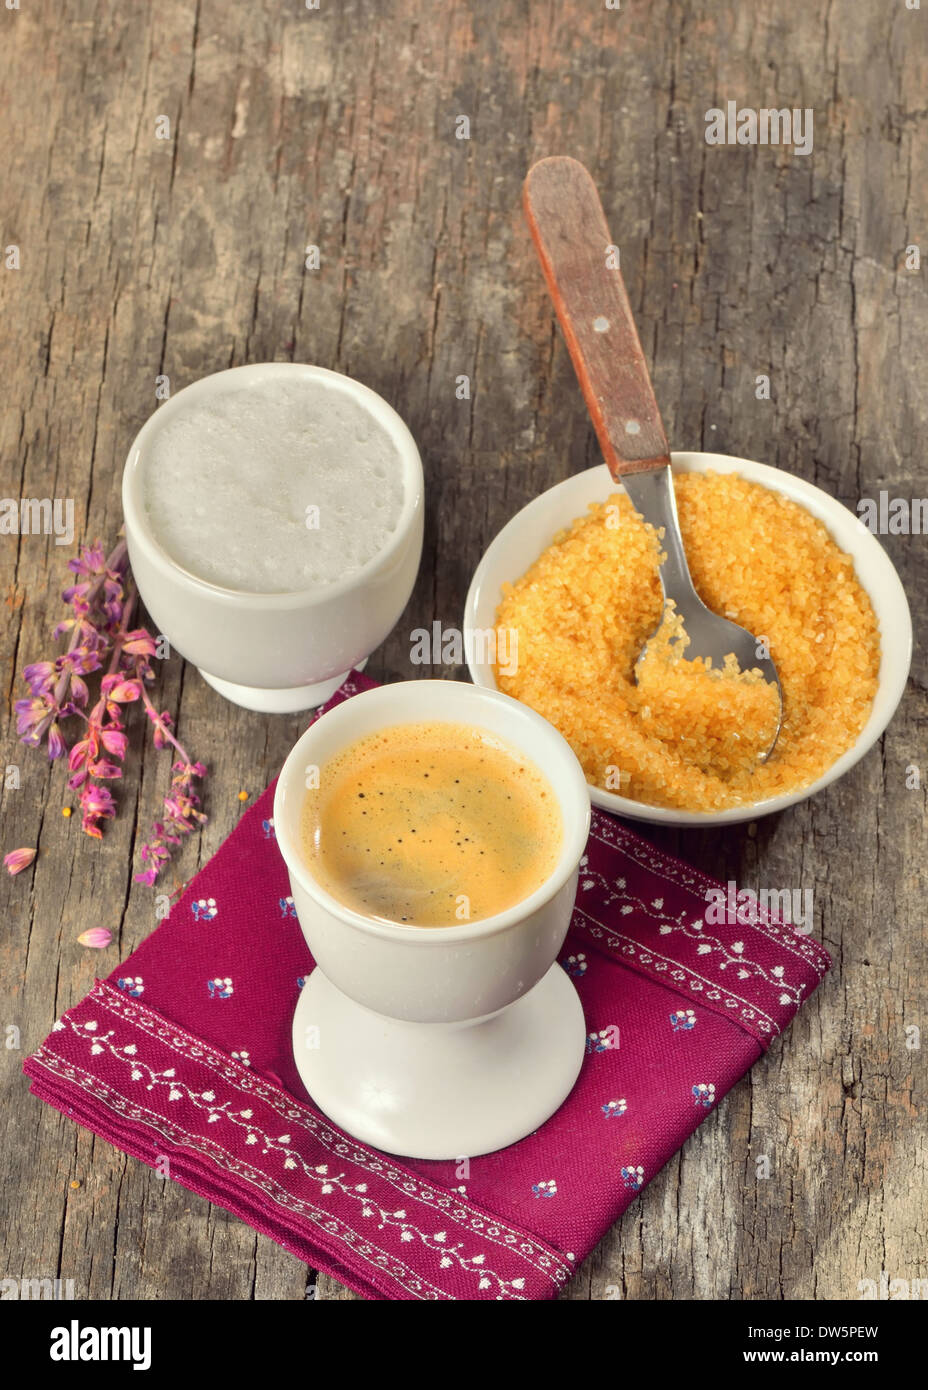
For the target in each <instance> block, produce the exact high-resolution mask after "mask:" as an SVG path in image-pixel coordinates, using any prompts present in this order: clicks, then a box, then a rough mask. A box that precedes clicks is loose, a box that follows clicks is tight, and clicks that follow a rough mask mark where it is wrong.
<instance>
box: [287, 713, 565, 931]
mask: <svg viewBox="0 0 928 1390" xmlns="http://www.w3.org/2000/svg"><path fill="white" fill-rule="evenodd" d="M562 839H563V824H562V819H561V812H560V807H559V805H558V801H557V797H556V796H555V793H554V790H553V788H552V787H551V784H550V782H549V781H548V779H547V778H546V777H545V775H544V773H542V772H541V771H540V769H539V768H537V767H536V766H535V765H534V763H532V762H531V760H530V759H528V758H527V757H525V755H524V754H522V753H521V752H520V751H519V750H518V749H517V748H514V747H512V746H510V745H509V744H508V743H505V742H504V741H503V740H501V739H499V738H497V737H495V736H494V735H492V734H490V733H488V732H487V731H486V730H483V729H479V728H472V727H471V726H469V725H465V724H453V723H448V724H445V723H418V724H398V725H394V726H392V727H390V728H386V729H382V730H380V731H379V732H378V733H376V734H371V735H369V736H368V737H366V738H363V739H360V740H359V741H358V742H356V743H353V744H351V745H350V746H349V747H348V748H346V749H344V750H343V751H342V752H341V753H339V754H338V755H337V756H336V757H335V758H333V759H332V760H331V761H329V762H328V763H326V764H325V765H324V766H323V767H322V768H321V769H320V771H319V786H318V788H312V789H311V790H310V791H309V792H308V793H307V796H306V803H305V805H304V807H303V819H302V844H303V853H304V855H305V857H306V861H307V864H308V866H309V868H310V870H311V872H312V874H313V876H314V877H315V878H316V880H317V882H318V883H319V884H320V885H321V886H322V887H323V888H325V889H326V890H327V892H329V893H331V895H332V896H333V897H334V898H337V899H338V900H339V902H341V903H343V904H344V905H345V906H346V907H350V908H352V909H354V910H355V911H356V912H360V913H363V914H365V915H366V916H371V917H377V918H381V919H384V920H386V921H390V922H399V923H405V924H406V925H408V926H416V927H452V926H458V925H460V924H461V923H462V922H472V921H478V920H480V919H481V918H485V917H491V916H493V915H494V914H496V913H498V912H503V911H505V909H506V908H508V907H513V906H514V905H515V904H516V903H519V902H521V901H522V900H523V899H524V898H527V897H528V896H529V895H530V894H531V893H533V892H534V891H535V889H536V888H540V887H541V885H542V884H543V883H544V882H545V880H546V879H547V878H548V877H549V876H550V875H551V873H552V872H553V870H554V868H555V866H556V864H557V861H558V858H559V856H560V851H561V843H562Z"/></svg>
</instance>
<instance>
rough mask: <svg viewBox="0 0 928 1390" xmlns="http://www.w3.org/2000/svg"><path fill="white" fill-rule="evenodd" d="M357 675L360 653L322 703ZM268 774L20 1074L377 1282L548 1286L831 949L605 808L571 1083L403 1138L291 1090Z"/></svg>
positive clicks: (740, 1066) (572, 971) (148, 1157)
mask: <svg viewBox="0 0 928 1390" xmlns="http://www.w3.org/2000/svg"><path fill="white" fill-rule="evenodd" d="M371 684H372V682H371V681H368V680H366V679H365V678H364V677H362V676H359V675H357V674H353V675H352V676H351V677H350V678H349V680H348V681H346V683H345V685H343V687H342V689H341V690H340V691H339V692H338V694H337V695H335V696H334V698H333V700H332V701H330V704H336V703H338V702H340V701H341V700H344V699H347V698H349V697H350V696H351V695H354V694H356V693H357V692H358V691H359V690H360V689H364V688H366V687H368V686H370V685H371ZM272 808H273V787H269V788H268V790H267V791H266V792H265V793H264V794H263V796H262V797H261V798H260V800H259V801H257V802H256V804H255V805H254V806H253V807H252V808H251V809H250V810H249V811H248V812H247V813H246V814H245V815H244V816H243V818H242V820H241V822H240V823H239V825H238V826H237V828H236V829H235V830H234V831H233V833H232V834H231V835H230V836H229V838H228V840H226V842H225V844H224V845H223V846H222V848H221V849H220V850H219V852H218V853H217V854H216V855H215V856H214V858H213V859H212V860H210V862H209V863H208V864H207V865H206V867H205V868H204V869H203V870H202V871H201V872H200V873H199V874H197V876H196V878H195V879H193V880H192V882H191V883H190V884H189V885H188V887H187V889H186V890H185V892H184V894H183V896H182V897H181V899H180V900H179V902H178V903H177V905H176V906H175V907H174V909H173V910H172V912H171V914H170V916H169V917H168V918H167V919H166V920H165V921H164V922H163V923H162V924H161V925H160V926H159V927H158V928H157V930H156V931H154V932H153V933H152V934H151V936H149V937H148V938H147V939H146V940H145V941H144V942H143V943H142V945H141V946H140V947H139V948H138V950H137V951H134V952H133V954H132V955H131V956H130V957H129V958H128V959H127V960H126V961H125V962H124V963H123V964H122V965H121V966H119V968H118V969H117V970H114V971H113V973H112V975H110V976H109V978H108V979H107V980H104V981H98V982H97V983H96V985H95V986H94V988H93V989H92V990H91V992H90V993H89V994H88V995H87V996H86V997H85V998H84V999H83V1000H82V1001H81V1002H80V1003H79V1004H77V1005H76V1007H74V1008H73V1009H69V1010H68V1011H67V1012H66V1013H65V1014H64V1015H63V1016H62V1018H61V1019H60V1020H59V1021H58V1022H57V1023H56V1024H55V1027H54V1029H53V1031H52V1032H51V1033H50V1034H49V1036H48V1037H47V1038H46V1039H45V1041H44V1043H43V1044H42V1045H41V1047H40V1048H39V1049H38V1050H37V1051H36V1052H35V1053H34V1054H33V1055H32V1056H31V1057H29V1058H28V1059H27V1060H26V1062H25V1064H24V1068H23V1069H24V1071H25V1072H26V1074H27V1075H28V1076H29V1077H30V1078H31V1079H32V1091H33V1092H34V1093H35V1094H36V1095H38V1096H40V1097H41V1098H42V1099H43V1100H46V1101H48V1102H49V1104H51V1105H53V1106H55V1107H56V1108H57V1109H58V1110H60V1111H61V1112H62V1113H63V1114H65V1115H68V1116H70V1117H71V1118H72V1119H74V1120H76V1121H77V1122H78V1123H79V1124H82V1125H85V1126H86V1127H87V1128H88V1129H90V1130H92V1131H93V1132H94V1133H95V1134H98V1135H101V1136H102V1137H103V1138H104V1139H106V1140H108V1141H109V1142H110V1143H112V1144H115V1145H116V1146H117V1147H118V1148H120V1149H122V1150H124V1151H125V1152H126V1153H128V1154H132V1155H133V1156H134V1157H136V1158H140V1159H142V1161H143V1162H145V1163H148V1164H150V1165H152V1166H153V1167H155V1166H157V1165H158V1164H159V1163H160V1164H161V1166H162V1169H163V1166H164V1159H165V1158H167V1159H168V1160H169V1171H170V1176H171V1177H172V1178H173V1179H174V1180H175V1181H177V1182H179V1183H181V1184H182V1185H183V1186H184V1187H187V1188H190V1189H191V1190H192V1191H193V1192H197V1193H199V1194H200V1196H202V1197H206V1198H208V1199H209V1200H210V1201H211V1202H216V1203H218V1204H219V1205H220V1206H222V1207H225V1208H226V1209H227V1210H228V1211H231V1212H234V1213H235V1214H236V1215H237V1216H240V1217H241V1218H242V1220H243V1221H247V1222H248V1223H249V1224H250V1225H252V1226H253V1227H255V1229H256V1230H259V1231H262V1232H263V1233H264V1234H265V1235H269V1236H271V1237H272V1239H274V1240H276V1241H277V1242H278V1243H279V1244H280V1245H282V1246H283V1247H284V1249H286V1250H290V1251H292V1253H293V1254H295V1255H297V1256H299V1258H300V1259H301V1260H304V1261H306V1263H307V1264H309V1265H311V1266H312V1267H314V1268H317V1269H322V1270H325V1271H327V1272H329V1273H331V1274H333V1275H334V1276H335V1277H336V1278H337V1279H339V1280H341V1282H342V1283H344V1284H346V1285H348V1286H349V1287H350V1288H352V1289H354V1290H356V1291H358V1292H360V1293H362V1294H364V1295H366V1296H367V1297H369V1298H386V1299H484V1298H488V1299H542V1298H552V1297H554V1296H555V1295H556V1294H557V1293H558V1291H559V1290H560V1289H561V1288H562V1287H563V1286H564V1284H565V1283H566V1282H567V1280H568V1279H569V1278H570V1276H571V1273H572V1272H573V1270H574V1269H575V1268H576V1267H577V1266H578V1265H579V1263H580V1261H581V1260H582V1259H583V1258H584V1256H585V1255H586V1254H587V1253H588V1252H589V1251H590V1250H591V1249H592V1248H593V1247H594V1246H595V1245H596V1244H597V1242H598V1241H599V1239H600V1238H601V1236H602V1235H603V1234H604V1232H605V1231H606V1230H608V1228H609V1227H610V1226H611V1225H612V1223H613V1222H614V1221H615V1220H616V1219H617V1218H618V1217H619V1216H620V1215H621V1214H622V1212H623V1211H624V1210H625V1208H626V1207H627V1206H628V1205H629V1204H630V1203H631V1202H632V1201H633V1200H634V1198H635V1196H636V1195H637V1194H638V1193H639V1192H640V1191H641V1189H642V1188H643V1187H644V1186H645V1185H646V1184H647V1183H648V1182H649V1181H650V1180H651V1178H653V1177H654V1175H655V1174H656V1173H657V1172H658V1171H659V1170H660V1168H662V1167H663V1165H664V1164H665V1163H666V1162H667V1160H668V1159H669V1158H670V1157H671V1155H672V1154H674V1153H675V1152H676V1150H677V1149H678V1148H679V1147H680V1145H681V1144H682V1143H683V1142H684V1140H685V1139H686V1138H687V1137H688V1136H689V1135H690V1134H692V1132H693V1130H694V1129H695V1128H696V1127H697V1125H699V1124H700V1123H701V1122H702V1120H704V1119H705V1118H706V1116H707V1115H709V1114H711V1112H712V1111H713V1109H714V1108H715V1106H716V1105H717V1104H718V1102H719V1101H720V1100H721V1098H722V1096H724V1095H725V1092H726V1091H727V1090H728V1089H729V1088H730V1087H731V1086H733V1085H734V1084H735V1082H736V1081H737V1080H738V1079H739V1077H741V1076H742V1075H743V1074H744V1073H745V1072H746V1071H747V1070H748V1068H749V1067H750V1066H751V1065H752V1063H754V1062H755V1061H756V1060H757V1058H758V1057H759V1056H760V1055H761V1053H762V1052H763V1051H764V1049H765V1048H766V1047H767V1046H768V1044H769V1043H770V1041H771V1040H772V1039H773V1038H775V1037H776V1036H777V1034H778V1033H780V1032H781V1031H782V1030H783V1029H784V1028H785V1027H786V1025H787V1024H788V1023H789V1021H790V1019H791V1018H792V1017H793V1015H794V1014H795V1012H796V1010H797V1009H798V1008H799V1005H800V1004H801V1003H802V1001H803V999H805V998H806V997H807V996H808V995H809V994H810V993H811V992H812V990H814V989H815V987H816V985H817V984H818V983H819V981H820V980H821V979H822V977H823V976H824V974H825V972H826V970H827V969H828V968H829V966H830V964H831V962H830V960H829V958H828V956H827V955H826V953H825V952H824V951H823V950H822V948H821V947H820V946H818V945H816V944H815V943H814V942H812V941H811V940H809V939H808V938H807V937H804V936H801V935H798V934H797V933H796V932H795V931H793V930H792V929H791V928H790V927H788V926H784V925H780V924H779V923H777V922H776V921H774V920H771V919H770V918H769V917H767V916H765V915H764V914H762V913H760V912H759V911H754V912H752V911H751V910H750V908H749V907H747V908H743V909H742V910H741V913H740V916H739V917H738V918H736V919H734V920H732V921H731V924H730V925H723V926H715V925H712V926H710V925H708V924H707V921H706V908H707V897H706V893H707V889H710V888H716V887H718V886H719V885H717V884H715V883H713V881H712V880H711V879H709V878H707V877H705V875H703V874H701V873H699V872H698V871H697V870H695V869H691V868H689V867H687V866H686V865H685V864H682V863H680V862H679V861H678V860H675V859H672V858H670V857H668V856H667V855H666V854H663V853H662V852H660V851H659V850H657V849H655V848H654V847H653V846H652V845H650V844H649V843H648V842H647V841H645V840H643V839H641V838H640V837H639V836H638V835H635V834H633V833H632V831H630V830H628V829H627V828H626V827H625V826H624V825H622V824H620V823H619V822H618V821H615V820H613V819H612V818H611V817H609V816H607V815H603V814H601V813H599V812H597V811H594V813H593V828H592V833H591V835H590V840H589V845H588V847H587V854H586V856H585V858H584V860H583V863H582V866H581V877H580V888H579V892H578V897H577V905H576V909H575V911H574V917H573V922H572V925H571V930H570V933H569V934H568V937H567V941H566V942H565V946H564V950H563V952H562V955H561V964H562V965H563V967H564V969H565V970H567V972H568V974H569V975H570V976H571V977H572V978H573V980H574V982H575V984H576V986H577V989H578V991H579V994H580V998H581V1000H582V1002H583V1007H584V1010H585V1014H586V1022H587V1056H586V1058H585V1060H584V1064H583V1068H582V1070H581V1073H580V1077H579V1080H578V1082H577V1084H576V1086H575V1088H574V1090H573V1092H572V1093H571V1095H570V1096H569V1097H568V1099H567V1100H566V1101H565V1102H564V1104H563V1105H562V1106H561V1108H560V1110H558V1112H557V1113H556V1114H555V1115H554V1116H552V1118H551V1119H550V1120H548V1122H547V1123H546V1124H544V1125H543V1126H542V1127H541V1129H539V1130H537V1131H536V1132H535V1133H534V1134H532V1135H529V1137H528V1138H526V1139H523V1140H522V1141H521V1142H520V1143H518V1144H514V1145H512V1146H511V1147H510V1148H508V1149H503V1150H501V1151H500V1152H499V1153H495V1154H490V1155H488V1156H486V1157H483V1158H476V1159H472V1160H470V1163H469V1170H468V1169H467V1168H466V1167H465V1168H456V1167H455V1165H454V1164H453V1163H450V1162H440V1163H439V1162H425V1161H417V1160H413V1159H402V1160H399V1159H396V1158H392V1157H389V1156H387V1155H385V1154H382V1153H379V1152H377V1151H376V1150H373V1149H370V1148H367V1147H366V1146H365V1145H363V1144H359V1143H357V1142H356V1141H355V1140H353V1139H351V1138H349V1137H348V1136H347V1135H345V1134H344V1133H342V1132H341V1131H340V1130H338V1129H337V1128H336V1127H335V1126H334V1125H332V1124H330V1123H329V1121H328V1120H327V1119H326V1118H325V1116H324V1115H322V1114H321V1113H320V1112H319V1111H318V1110H317V1109H316V1108H315V1107H314V1106H313V1104H312V1102H311V1101H310V1100H309V1099H308V1097H307V1096H306V1093H305V1091H304V1090H303V1087H302V1085H301V1083H300V1080H299V1077H298V1076H297V1072H296V1069H295V1067H294V1064H293V1057H292V1053H291V1044H290V1028H291V1021H292V1018H293V1011H294V1009H295V1007H296V1002H297V996H298V995H299V992H300V990H301V988H302V986H303V983H304V981H305V979H306V977H307V976H308V975H309V973H310V971H311V970H312V969H313V960H312V957H311V955H310V953H309V950H308V949H307V946H306V944H305V942H304V940H303V936H302V933H301V932H300V928H299V924H298V923H297V921H296V917H295V913H294V909H293V903H292V901H291V899H290V897H289V884H288V880H287V873H286V869H285V867H284V863H283V860H282V858H281V856H280V854H279V852H278V850H277V846H276V844H275V843H274V826H273V820H272V819H271V817H272Z"/></svg>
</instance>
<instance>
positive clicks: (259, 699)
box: [197, 657, 367, 714]
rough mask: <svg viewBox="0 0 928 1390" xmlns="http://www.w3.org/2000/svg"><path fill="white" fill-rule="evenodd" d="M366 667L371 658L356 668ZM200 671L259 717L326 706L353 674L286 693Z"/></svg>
mask: <svg viewBox="0 0 928 1390" xmlns="http://www.w3.org/2000/svg"><path fill="white" fill-rule="evenodd" d="M366 665H367V657H365V658H364V660H363V661H359V662H358V664H357V665H356V666H355V667H354V668H353V669H354V670H356V671H363V670H364V667H365V666H366ZM197 670H198V671H199V672H200V675H201V676H202V677H203V679H204V680H205V681H206V684H207V685H210V686H212V688H213V689H214V690H216V691H218V692H219V694H220V695H222V696H223V697H224V698H225V699H226V700H231V701H232V704H233V705H242V706H243V707H244V708H245V709H253V710H257V711H258V713H259V714H298V713H299V712H300V711H301V710H306V709H315V708H316V707H317V706H318V705H324V704H325V702H326V700H328V699H329V698H330V697H331V696H332V695H334V694H335V692H336V690H337V689H338V687H339V686H340V685H341V684H342V682H343V681H344V680H345V678H346V677H347V676H348V675H350V672H349V671H342V673H341V675H340V676H332V677H330V679H329V680H327V681H316V682H315V684H313V685H294V686H288V687H287V688H286V689H284V690H261V689H259V688H258V687H257V686H253V685H235V684H234V682H232V681H224V680H220V678H219V677H218V676H211V675H210V673H209V672H208V671H204V670H203V669H202V667H199V666H198V667H197Z"/></svg>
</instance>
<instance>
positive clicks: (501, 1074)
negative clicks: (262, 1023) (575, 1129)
mask: <svg viewBox="0 0 928 1390" xmlns="http://www.w3.org/2000/svg"><path fill="white" fill-rule="evenodd" d="M585 1044H586V1027H585V1024H584V1019H583V1009H582V1007H581V1004H580V1000H579V998H578V996H577V992H576V990H575V989H574V987H573V985H572V984H571V982H570V980H569V979H568V977H567V975H566V974H565V973H564V971H563V970H562V969H561V967H560V966H559V965H552V967H551V969H550V970H549V971H548V973H547V974H546V975H545V976H544V977H543V978H542V979H541V980H540V981H539V982H538V984H537V985H535V987H534V989H531V990H530V991H529V992H528V994H525V995H523V996H522V998H521V999H517V1000H516V1002H515V1003H514V1004H510V1005H509V1007H508V1008H506V1009H503V1010H502V1012H501V1013H498V1014H494V1015H493V1016H492V1017H491V1018H488V1019H484V1020H483V1021H481V1022H474V1023H454V1024H445V1023H404V1022H402V1021H401V1020H399V1019H393V1018H386V1017H384V1016H383V1015H382V1014H375V1013H372V1012H371V1010H370V1009H366V1008H364V1007H363V1006H362V1005H360V1004H356V1003H355V1002H354V1001H353V1000H352V999H349V998H348V997H347V995H345V994H343V993H342V992H341V990H339V989H337V988H336V986H335V985H333V984H332V982H331V981H330V980H329V979H327V977H326V976H325V975H323V973H322V971H321V970H319V969H318V968H317V969H315V970H314V971H313V973H312V975H311V976H310V977H309V980H308V981H307V983H306V985H305V986H304V988H303V992H302V994H301V995H300V1000H299V1003H298V1004H297V1007H296V1013H295V1014H294V1018H293V1054H294V1059H295V1061H296V1066H297V1070H298V1072H299V1074H300V1078H301V1080H302V1082H303V1085H304V1086H305V1087H306V1089H307V1091H308V1092H309V1094H310V1096H311V1097H312V1099H313V1101H314V1102H315V1104H316V1105H318V1106H319V1108H320V1109H321V1110H323V1111H324V1112H325V1114H326V1115H328V1117H329V1119H331V1120H333V1121H334V1122H335V1124H337V1125H339V1126H340V1127H341V1128H342V1129H344V1130H346V1131H347V1133H348V1134H350V1135H352V1136H353V1137H354V1138H355V1139H359V1140H361V1141H362V1143H365V1144H370V1145H371V1146H372V1147H373V1148H377V1149H383V1150H384V1151H385V1152H387V1153H393V1154H402V1155H405V1156H407V1157H409V1158H432V1159H441V1158H459V1157H470V1158H473V1157H476V1156H477V1155H478V1154H483V1153H492V1152H493V1151H494V1150H495V1149H502V1148H505V1147H506V1145H507V1144H514V1143H515V1142H516V1140H518V1139H524V1138H525V1136H526V1135H527V1134H531V1133H532V1131H533V1130H536V1129H537V1128H538V1127H539V1125H541V1124H543V1123H544V1121H545V1120H547V1119H548V1118H549V1116H551V1115H553V1113H554V1111H555V1110H557V1108H558V1106H559V1105H560V1104H561V1103H562V1101H564V1100H566V1098H567V1096H568V1095H569V1093H570V1091H571V1089H572V1087H573V1084H574V1082H575V1081H576V1079H577V1076H578V1074H579V1071H580V1065H581V1063H582V1061H583V1054H584V1048H585Z"/></svg>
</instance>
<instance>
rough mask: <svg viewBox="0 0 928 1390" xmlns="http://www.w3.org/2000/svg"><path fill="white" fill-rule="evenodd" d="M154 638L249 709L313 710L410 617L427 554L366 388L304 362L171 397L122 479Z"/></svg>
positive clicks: (211, 380) (388, 425)
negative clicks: (161, 638)
mask: <svg viewBox="0 0 928 1390" xmlns="http://www.w3.org/2000/svg"><path fill="white" fill-rule="evenodd" d="M122 502H123V512H124V514H125V522H126V541H127V545H128V550H129V560H130V563H131V565H132V572H133V575H134V577H135V580H136V583H137V585H138V589H139V593H140V595H141V598H142V601H143V602H144V604H145V606H146V608H147V609H148V611H149V613H150V614H151V617H152V619H153V622H154V624H155V627H156V628H157V629H158V630H159V631H160V632H161V633H162V634H163V635H164V636H165V637H166V638H167V639H168V641H169V642H170V644H171V647H172V648H173V649H174V650H176V651H177V652H179V653H180V654H181V656H184V657H186V659H187V660H188V661H191V662H193V663H194V665H196V666H197V667H198V668H199V671H200V674H201V675H202V676H203V678H204V680H206V681H207V682H208V683H209V684H210V685H211V686H213V688H214V689H216V690H218V691H219V692H220V694H222V695H224V696H225V697H226V698H227V699H230V700H232V701H234V702H235V703H236V704H240V705H244V706H245V707H246V708H248V709H256V710H263V711H268V712H276V713H285V712H292V711H295V710H301V709H309V708H311V707H313V706H315V705H318V704H321V703H322V702H323V701H324V700H326V699H327V698H328V697H329V695H331V694H332V693H333V691H334V690H336V689H337V688H338V686H339V684H340V683H341V681H342V680H343V679H344V677H345V675H346V674H347V673H348V672H349V671H350V670H351V669H352V668H353V667H356V666H358V665H361V664H363V662H364V661H366V659H367V657H368V656H369V655H370V653H371V652H372V651H373V650H374V649H375V648H376V647H378V646H379V645H380V643H381V642H382V641H383V640H384V638H385V637H386V636H387V634H388V633H389V632H390V631H391V629H392V628H393V627H394V625H395V624H396V622H397V620H398V618H399V616H400V614H401V613H402V611H403V609H404V608H405V606H406V603H407V601H408V599H409V596H410V594H411V593H412V588H413V584H414V583H415V578H416V573H417V571H418V568H419V560H420V557H421V553H422V528H423V477H422V463H421V460H420V458H419V451H418V449H417V448H416V444H415V441H414V439H413V437H412V435H411V434H410V432H409V430H408V429H407V427H406V425H405V424H404V423H403V421H402V420H401V419H400V417H399V416H398V415H397V414H396V412H395V411H394V410H393V409H392V407H391V406H389V405H388V404H387V403H386V401H384V400H383V399H382V398H381V397H380V396H378V395H377V394H376V393H375V392H374V391H371V390H369V389H368V388H367V387H366V386H362V385H361V384H360V383H359V382H356V381H352V380H351V379H350V378H349V377H346V376H342V375H340V374H339V373H338V372H330V371H327V370H325V369H324V368H322V367H313V366H308V365H305V364H302V363H290V362H274V363H263V364H258V365H255V366H248V367H234V368H231V369H230V370H228V371H224V372H217V373H216V374H215V375H213V376H208V377H204V378H203V379H202V380H200V381H197V382H194V383H193V384H192V385H191V386H187V387H185V389H184V390H182V391H179V392H178V393H177V395H176V396H173V397H171V399H170V400H168V401H166V402H165V403H164V404H163V405H162V406H160V407H159V409H158V410H157V411H156V413H155V414H154V415H153V416H152V417H151V418H150V419H149V420H148V421H147V422H146V424H145V425H143V427H142V429H141V430H140V431H139V433H138V435H137V436H136V438H135V440H134V442H133V444H132V447H131V448H130V450H129V457H128V459H127V461H126V467H125V472H124V474H123V485H122Z"/></svg>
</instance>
